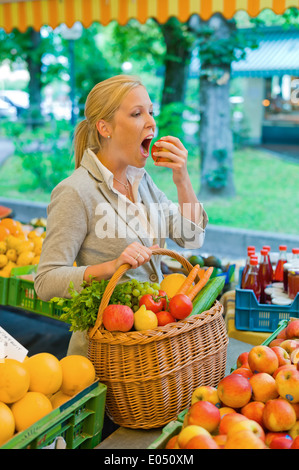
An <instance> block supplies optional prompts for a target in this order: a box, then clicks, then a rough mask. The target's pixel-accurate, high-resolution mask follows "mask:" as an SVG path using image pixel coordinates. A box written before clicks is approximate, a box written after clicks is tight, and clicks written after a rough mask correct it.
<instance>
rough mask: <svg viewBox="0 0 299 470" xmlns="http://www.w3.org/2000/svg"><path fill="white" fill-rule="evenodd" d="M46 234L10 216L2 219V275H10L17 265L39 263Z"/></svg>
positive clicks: (0, 236) (0, 253)
mask: <svg viewBox="0 0 299 470" xmlns="http://www.w3.org/2000/svg"><path fill="white" fill-rule="evenodd" d="M45 234H46V232H45V231H43V230H39V229H33V230H32V227H29V229H28V227H26V226H24V225H23V224H21V222H19V221H18V220H14V219H11V218H9V217H7V218H4V219H2V220H0V276H2V277H10V275H11V270H12V269H13V268H14V267H17V266H28V265H35V264H38V263H39V259H40V255H41V251H42V245H43V241H44V238H45Z"/></svg>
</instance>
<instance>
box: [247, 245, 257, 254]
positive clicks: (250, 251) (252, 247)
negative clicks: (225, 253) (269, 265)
mask: <svg viewBox="0 0 299 470" xmlns="http://www.w3.org/2000/svg"><path fill="white" fill-rule="evenodd" d="M247 253H248V254H249V253H255V247H254V246H248V247H247Z"/></svg>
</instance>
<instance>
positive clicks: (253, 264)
mask: <svg viewBox="0 0 299 470" xmlns="http://www.w3.org/2000/svg"><path fill="white" fill-rule="evenodd" d="M244 289H251V290H253V292H254V294H255V296H256V298H257V301H258V302H259V300H260V294H261V286H260V283H259V270H258V257H257V256H252V257H251V258H250V265H249V270H248V273H247V276H246V279H245V285H244Z"/></svg>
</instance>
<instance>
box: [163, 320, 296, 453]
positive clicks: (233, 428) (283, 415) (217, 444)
mask: <svg viewBox="0 0 299 470" xmlns="http://www.w3.org/2000/svg"><path fill="white" fill-rule="evenodd" d="M278 341H279V346H278V345H277V344H278V343H277V342H278ZM298 352H299V320H297V319H292V320H290V321H289V322H288V324H287V326H286V327H285V328H284V329H282V330H281V331H280V332H279V333H278V335H277V338H275V339H274V340H272V341H271V342H270V343H269V344H268V345H266V344H262V345H258V346H253V347H252V348H251V350H250V351H249V352H243V353H241V354H240V355H239V356H238V358H237V361H236V366H237V367H236V369H235V370H233V371H232V372H231V373H230V374H228V375H226V376H225V377H224V378H223V379H222V380H220V382H219V383H218V385H217V387H211V386H200V387H198V388H197V389H196V390H194V392H193V394H192V399H191V404H190V407H189V408H188V409H187V410H185V414H184V415H183V418H182V426H181V428H180V429H179V430H178V432H176V433H175V435H173V436H171V438H169V439H168V442H167V444H166V449H298V448H299V354H298Z"/></svg>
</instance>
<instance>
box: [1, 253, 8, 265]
mask: <svg viewBox="0 0 299 470" xmlns="http://www.w3.org/2000/svg"><path fill="white" fill-rule="evenodd" d="M7 263H8V259H7V256H6V255H0V268H4V266H6V265H7Z"/></svg>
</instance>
